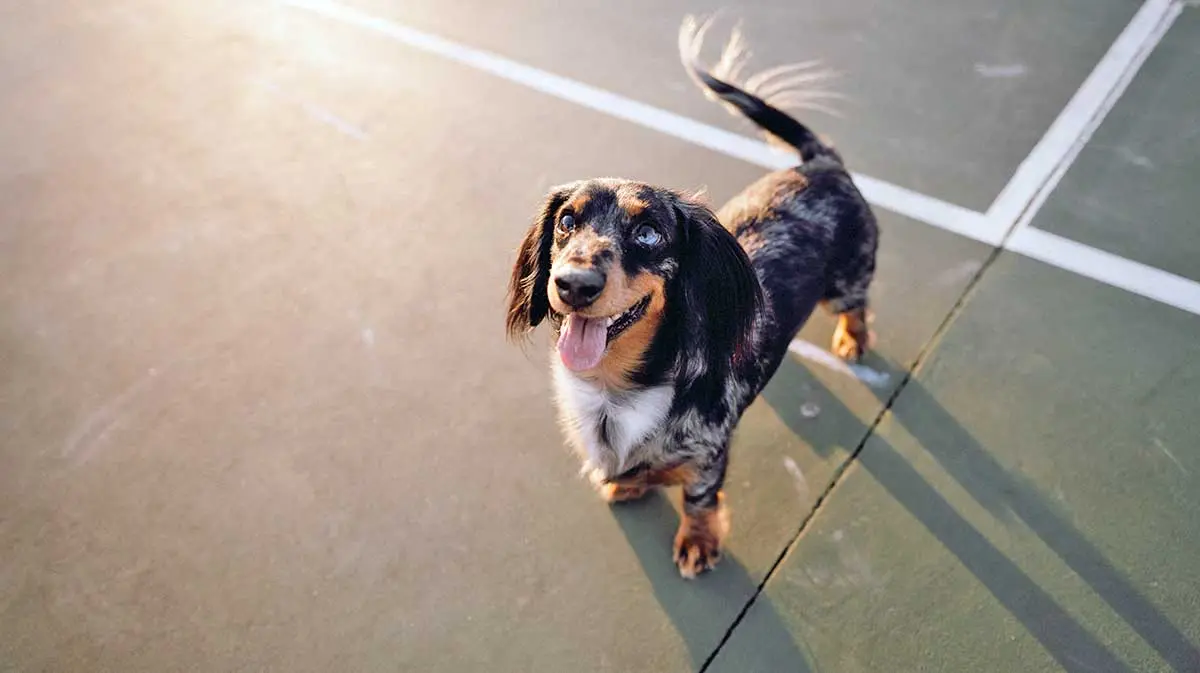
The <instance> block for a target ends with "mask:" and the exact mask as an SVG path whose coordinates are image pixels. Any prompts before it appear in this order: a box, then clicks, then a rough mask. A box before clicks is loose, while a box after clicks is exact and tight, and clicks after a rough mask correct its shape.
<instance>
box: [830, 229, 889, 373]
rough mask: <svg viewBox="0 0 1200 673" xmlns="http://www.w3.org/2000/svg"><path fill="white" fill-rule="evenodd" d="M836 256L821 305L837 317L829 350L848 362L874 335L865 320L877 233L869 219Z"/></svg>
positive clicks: (872, 340)
mask: <svg viewBox="0 0 1200 673" xmlns="http://www.w3.org/2000/svg"><path fill="white" fill-rule="evenodd" d="M855 233H856V234H858V235H857V236H856V237H855V238H856V240H851V241H848V242H847V244H846V245H845V246H844V247H843V249H842V250H840V251H839V252H840V253H841V254H839V255H837V259H838V261H839V263H838V264H836V266H834V268H833V269H832V271H831V273H830V279H829V285H828V287H827V288H826V289H825V297H824V303H825V307H826V308H828V309H829V311H830V312H831V313H834V314H835V315H837V317H838V324H837V328H836V329H835V330H834V332H833V344H832V346H831V347H830V349H831V350H832V351H833V352H834V354H835V355H837V356H839V357H841V358H843V359H845V360H850V361H856V360H858V359H859V358H861V357H862V356H863V355H864V354H866V352H867V351H868V350H869V349H870V348H871V346H872V345H873V342H874V335H873V334H872V333H871V328H870V326H869V322H870V320H871V314H870V310H869V301H868V296H867V295H868V293H869V290H870V288H871V281H872V280H873V279H874V277H875V251H876V249H877V247H878V244H877V240H878V234H877V232H876V229H875V222H874V220H873V218H871V219H869V220H868V221H867V222H865V223H864V225H863V226H862V227H861V228H860V229H859V230H858V231H857V232H855Z"/></svg>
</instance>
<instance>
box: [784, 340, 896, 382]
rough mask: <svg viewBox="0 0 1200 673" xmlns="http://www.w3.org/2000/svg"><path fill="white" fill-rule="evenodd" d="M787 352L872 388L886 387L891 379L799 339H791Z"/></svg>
mask: <svg viewBox="0 0 1200 673" xmlns="http://www.w3.org/2000/svg"><path fill="white" fill-rule="evenodd" d="M788 350H789V351H791V352H793V353H795V354H796V355H799V356H800V357H802V358H804V359H805V360H808V361H809V362H815V363H817V364H819V365H821V366H823V367H825V368H827V369H831V370H833V371H835V372H838V373H839V374H845V375H846V376H852V377H854V378H856V379H858V380H859V381H862V382H863V383H865V384H867V385H868V386H871V387H872V388H882V387H884V386H886V385H887V384H888V380H889V379H890V378H891V377H890V376H888V373H887V372H879V371H875V370H874V369H871V368H870V367H867V366H866V365H860V364H855V363H851V362H846V361H845V360H843V359H841V358H840V357H838V356H836V355H834V354H833V353H830V352H829V350H828V349H825V348H821V347H820V346H818V345H816V344H815V343H812V342H811V341H805V340H804V339H801V338H799V337H797V338H795V339H792V343H790V344H788Z"/></svg>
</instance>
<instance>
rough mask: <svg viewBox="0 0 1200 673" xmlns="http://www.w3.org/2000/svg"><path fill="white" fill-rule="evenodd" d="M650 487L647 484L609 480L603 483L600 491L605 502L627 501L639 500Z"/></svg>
mask: <svg viewBox="0 0 1200 673" xmlns="http://www.w3.org/2000/svg"><path fill="white" fill-rule="evenodd" d="M649 490H650V489H649V488H647V487H646V485H645V484H622V483H620V482H608V483H606V484H601V485H600V488H599V491H600V497H601V498H603V499H604V502H607V503H610V504H611V503H614V502H625V501H627V500H637V499H638V498H640V497H642V496H644V495H646V492H647V491H649Z"/></svg>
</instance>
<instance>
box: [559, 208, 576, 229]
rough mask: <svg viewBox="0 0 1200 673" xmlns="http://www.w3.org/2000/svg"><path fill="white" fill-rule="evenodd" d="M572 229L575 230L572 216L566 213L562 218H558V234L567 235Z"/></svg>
mask: <svg viewBox="0 0 1200 673" xmlns="http://www.w3.org/2000/svg"><path fill="white" fill-rule="evenodd" d="M574 228H575V216H574V215H571V214H570V213H567V214H566V215H563V216H562V217H560V218H558V231H559V232H560V233H563V234H569V233H571V230H573V229H574Z"/></svg>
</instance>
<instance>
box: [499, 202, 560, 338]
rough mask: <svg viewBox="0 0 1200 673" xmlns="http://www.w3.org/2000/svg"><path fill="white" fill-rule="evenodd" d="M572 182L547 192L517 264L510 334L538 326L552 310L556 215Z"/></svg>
mask: <svg viewBox="0 0 1200 673" xmlns="http://www.w3.org/2000/svg"><path fill="white" fill-rule="evenodd" d="M571 189H572V185H563V186H561V187H555V188H553V189H551V190H550V193H549V194H547V195H546V200H545V202H543V203H542V208H541V211H540V212H539V213H538V215H537V217H535V218H534V220H533V224H532V225H531V226H530V227H529V231H528V232H526V233H525V239H524V240H523V241H522V242H521V247H520V248H518V249H517V261H516V263H515V264H513V269H512V277H511V278H510V279H509V282H508V316H507V320H506V324H507V328H508V337H509V338H510V339H518V338H520V337H521V336H524V335H525V333H526V332H528V331H529V330H531V329H533V328H534V327H537V326H538V324H539V323H541V322H542V320H544V319H545V318H546V314H547V313H549V312H550V300H549V298H548V297H547V296H546V286H547V285H548V284H549V282H550V244H551V243H552V242H553V240H554V215H555V213H557V212H558V209H559V208H561V207H562V204H563V202H564V201H566V199H567V196H568V195H569V194H570V193H571Z"/></svg>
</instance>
